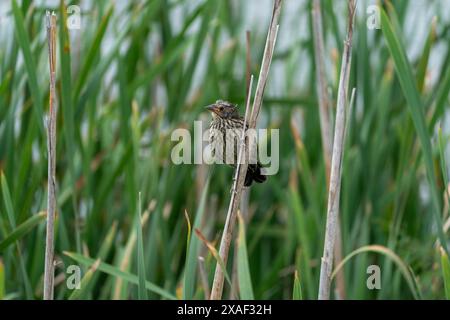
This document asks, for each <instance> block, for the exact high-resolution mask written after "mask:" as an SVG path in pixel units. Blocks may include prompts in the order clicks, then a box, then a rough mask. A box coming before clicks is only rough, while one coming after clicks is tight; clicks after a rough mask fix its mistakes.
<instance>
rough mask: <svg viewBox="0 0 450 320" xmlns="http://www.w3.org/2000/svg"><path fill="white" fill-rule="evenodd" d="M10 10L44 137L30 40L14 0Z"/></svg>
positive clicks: (39, 91)
mask: <svg viewBox="0 0 450 320" xmlns="http://www.w3.org/2000/svg"><path fill="white" fill-rule="evenodd" d="M12 12H13V16H14V25H15V28H14V29H15V35H16V40H17V42H18V43H19V46H20V48H21V50H22V54H23V60H24V62H25V68H26V70H27V75H28V84H29V87H30V92H31V95H32V97H33V112H34V115H35V117H36V122H37V124H38V126H39V131H40V133H41V135H42V137H44V136H45V129H44V124H43V123H42V119H44V107H43V98H42V92H41V90H40V88H39V82H38V80H37V79H38V77H37V74H36V70H37V67H36V63H35V60H34V58H33V54H32V52H31V42H30V39H29V37H28V33H27V31H26V30H25V20H24V18H23V15H22V11H21V10H20V8H19V6H18V5H17V1H16V0H13V1H12Z"/></svg>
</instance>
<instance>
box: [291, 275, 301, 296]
mask: <svg viewBox="0 0 450 320" xmlns="http://www.w3.org/2000/svg"><path fill="white" fill-rule="evenodd" d="M292 300H303V297H302V285H301V283H300V277H299V276H298V271H297V270H295V275H294V288H293V289H292Z"/></svg>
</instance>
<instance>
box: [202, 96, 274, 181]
mask: <svg viewBox="0 0 450 320" xmlns="http://www.w3.org/2000/svg"><path fill="white" fill-rule="evenodd" d="M207 108H208V110H210V111H211V113H212V115H213V121H212V122H211V125H210V127H209V129H210V130H209V140H210V145H211V151H212V155H213V157H214V158H215V159H216V160H217V161H219V162H220V163H226V164H229V165H232V166H233V167H234V166H235V165H236V163H237V157H238V153H239V141H240V138H241V134H242V128H243V127H244V118H243V117H241V116H239V113H238V110H237V108H236V106H235V105H233V104H232V103H230V102H227V101H222V100H218V101H216V103H215V104H212V105H210V106H208V107H207ZM224 141H225V143H223V142H224ZM227 147H228V148H229V150H228V152H227ZM250 149H251V150H250V154H251V155H250V156H249V159H255V161H249V165H248V169H247V174H246V176H245V183H244V185H245V186H246V187H248V186H250V185H251V184H252V182H253V181H256V182H259V183H262V182H264V181H265V180H266V176H264V175H262V174H261V165H260V163H259V162H257V161H256V159H257V154H256V153H257V152H256V151H257V150H256V148H250Z"/></svg>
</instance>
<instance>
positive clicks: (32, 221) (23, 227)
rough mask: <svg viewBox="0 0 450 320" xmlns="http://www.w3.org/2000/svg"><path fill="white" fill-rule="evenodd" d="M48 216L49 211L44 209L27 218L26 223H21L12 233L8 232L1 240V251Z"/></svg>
mask: <svg viewBox="0 0 450 320" xmlns="http://www.w3.org/2000/svg"><path fill="white" fill-rule="evenodd" d="M46 217H47V212H45V211H42V212H39V213H38V214H35V215H33V216H32V217H31V218H29V219H28V220H26V221H25V222H24V223H22V224H20V225H19V226H18V227H17V228H15V229H14V230H13V231H12V232H11V233H10V234H8V235H7V236H6V237H5V238H4V239H3V240H2V241H0V252H3V251H4V250H5V249H6V248H8V246H10V245H11V244H13V243H14V242H16V241H19V240H20V239H22V238H23V237H24V236H25V235H26V234H27V233H29V232H30V231H31V230H33V228H34V227H36V226H37V225H38V224H39V223H40V222H42V221H43V220H45V218H46Z"/></svg>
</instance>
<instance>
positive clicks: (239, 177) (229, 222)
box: [211, 0, 282, 300]
mask: <svg viewBox="0 0 450 320" xmlns="http://www.w3.org/2000/svg"><path fill="white" fill-rule="evenodd" d="M281 2H282V1H281V0H274V5H273V12H272V19H271V22H270V27H269V32H268V34H267V39H266V46H265V48H264V55H263V60H262V64H261V70H260V73H259V78H258V84H257V86H256V92H255V98H254V100H253V106H252V112H251V116H250V118H249V114H248V110H249V106H250V96H251V95H250V92H251V91H252V81H250V88H249V90H248V92H249V94H248V95H247V103H246V109H245V120H244V128H245V125H246V124H247V123H248V128H249V129H252V128H255V127H256V120H257V119H258V114H259V110H260V109H261V104H262V100H263V95H264V89H265V87H266V83H267V78H268V74H269V69H270V64H271V62H272V56H273V51H274V47H275V42H276V38H277V33H278V20H279V17H280V12H281ZM242 133H243V134H242V137H241V145H240V148H239V153H238V162H237V166H236V175H235V178H234V184H233V189H232V194H231V200H230V205H229V207H228V213H227V218H226V221H225V226H224V231H223V234H222V239H221V242H220V249H219V255H220V258H221V259H222V260H223V262H224V264H225V265H226V263H227V260H228V252H229V249H230V244H231V239H232V236H233V228H234V225H235V224H236V217H237V210H238V207H239V204H240V199H241V195H242V190H243V187H244V180H245V174H246V172H247V167H248V163H247V162H248V161H245V162H243V161H242V156H243V154H244V150H245V143H244V141H243V140H244V134H245V132H244V130H243V131H242ZM223 282H224V273H223V270H222V269H221V266H220V264H219V263H217V264H216V271H215V274H214V281H213V286H212V290H211V300H220V299H221V298H222V292H223Z"/></svg>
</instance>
